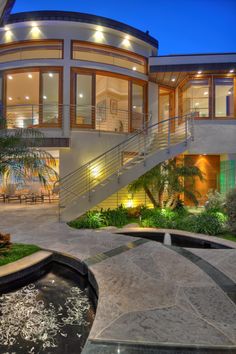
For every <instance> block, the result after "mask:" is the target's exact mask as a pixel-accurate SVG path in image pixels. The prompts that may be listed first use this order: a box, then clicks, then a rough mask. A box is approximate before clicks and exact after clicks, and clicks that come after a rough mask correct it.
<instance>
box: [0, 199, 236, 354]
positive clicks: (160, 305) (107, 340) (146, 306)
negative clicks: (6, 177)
mask: <svg viewBox="0 0 236 354" xmlns="http://www.w3.org/2000/svg"><path fill="white" fill-rule="evenodd" d="M0 229H1V230H2V231H6V232H10V233H11V234H12V236H13V241H15V242H24V243H34V244H37V245H39V246H41V247H43V248H45V249H50V250H55V251H58V252H63V253H67V254H69V255H71V256H74V257H76V258H78V259H80V260H82V261H84V262H86V263H87V265H88V266H89V269H90V270H91V271H92V273H93V274H94V276H95V278H96V281H97V284H98V287H99V301H98V308H97V315H96V319H95V321H94V324H93V327H92V331H91V333H90V337H89V342H88V345H87V347H86V348H85V353H96V354H97V353H102V354H105V353H169V352H171V353H190V352H192V349H191V350H190V349H189V347H194V348H195V350H196V351H195V352H203V353H211V352H212V353H213V352H214V353H224V350H226V351H227V353H235V352H236V298H235V294H236V285H235V282H236V276H235V274H236V249H218V250H211V249H209V250H208V249H188V250H187V251H188V252H190V253H191V257H192V260H191V257H190V259H189V258H187V257H185V255H183V254H181V252H180V253H179V252H177V250H176V249H175V248H171V247H166V246H164V245H162V244H160V243H157V242H153V241H149V240H143V241H140V239H139V238H137V237H136V238H134V237H129V236H124V235H120V234H119V235H118V234H114V233H112V231H111V230H110V231H104V230H101V231H89V230H84V231H79V230H78V231H77V230H73V229H71V228H69V227H68V226H67V225H65V224H59V223H58V221H57V207H56V206H47V205H36V206H25V205H23V206H20V205H17V204H10V205H5V204H1V205H0ZM231 245H232V243H231ZM121 246H122V247H121ZM104 252H106V253H105V255H103V257H95V256H96V255H98V254H101V253H104ZM194 256H197V258H196V257H194ZM199 257H200V258H199ZM199 260H200V263H198V262H199ZM202 260H204V261H205V263H204V262H203V263H204V264H207V265H208V268H210V269H211V270H212V269H213V273H214V274H216V276H218V275H219V279H217V282H216V281H215V280H214V274H213V276H211V274H212V273H211V271H204V266H202ZM218 280H219V281H218ZM225 281H227V284H228V286H229V287H228V288H227V287H224V286H223V285H227V284H225V283H224V282H225ZM227 290H229V291H228V292H227ZM229 292H231V293H232V294H234V295H232V296H229ZM156 346H158V348H159V349H157V348H156ZM207 347H209V349H207ZM144 348H145V349H144ZM177 348H178V349H177ZM201 348H204V349H202V350H203V351H200V350H201Z"/></svg>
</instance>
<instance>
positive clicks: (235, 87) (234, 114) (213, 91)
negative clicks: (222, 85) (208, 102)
mask: <svg viewBox="0 0 236 354" xmlns="http://www.w3.org/2000/svg"><path fill="white" fill-rule="evenodd" d="M217 79H232V80H233V89H234V97H233V102H234V113H233V116H220V117H216V84H215V80H217ZM235 89H236V77H232V76H224V77H223V76H219V75H216V76H214V77H213V78H212V93H213V100H212V110H213V119H235V118H236V107H235V104H236V93H235Z"/></svg>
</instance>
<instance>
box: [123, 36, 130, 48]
mask: <svg viewBox="0 0 236 354" xmlns="http://www.w3.org/2000/svg"><path fill="white" fill-rule="evenodd" d="M122 44H123V46H125V47H130V40H129V37H126V38H124V39H123V42H122Z"/></svg>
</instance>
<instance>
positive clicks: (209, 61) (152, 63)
mask: <svg viewBox="0 0 236 354" xmlns="http://www.w3.org/2000/svg"><path fill="white" fill-rule="evenodd" d="M232 69H234V71H235V72H236V53H220V54H193V55H169V56H160V57H151V58H150V59H149V73H150V79H151V80H152V81H154V82H157V83H159V84H162V85H167V86H170V87H177V86H178V85H179V83H180V82H181V81H182V80H183V79H184V78H185V77H186V76H187V75H195V74H196V75H197V74H198V73H199V72H201V73H202V74H204V73H207V74H213V73H222V74H223V73H229V72H230V70H232Z"/></svg>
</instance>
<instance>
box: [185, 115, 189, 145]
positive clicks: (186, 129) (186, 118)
mask: <svg viewBox="0 0 236 354" xmlns="http://www.w3.org/2000/svg"><path fill="white" fill-rule="evenodd" d="M185 145H186V146H187V145H188V116H185Z"/></svg>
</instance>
